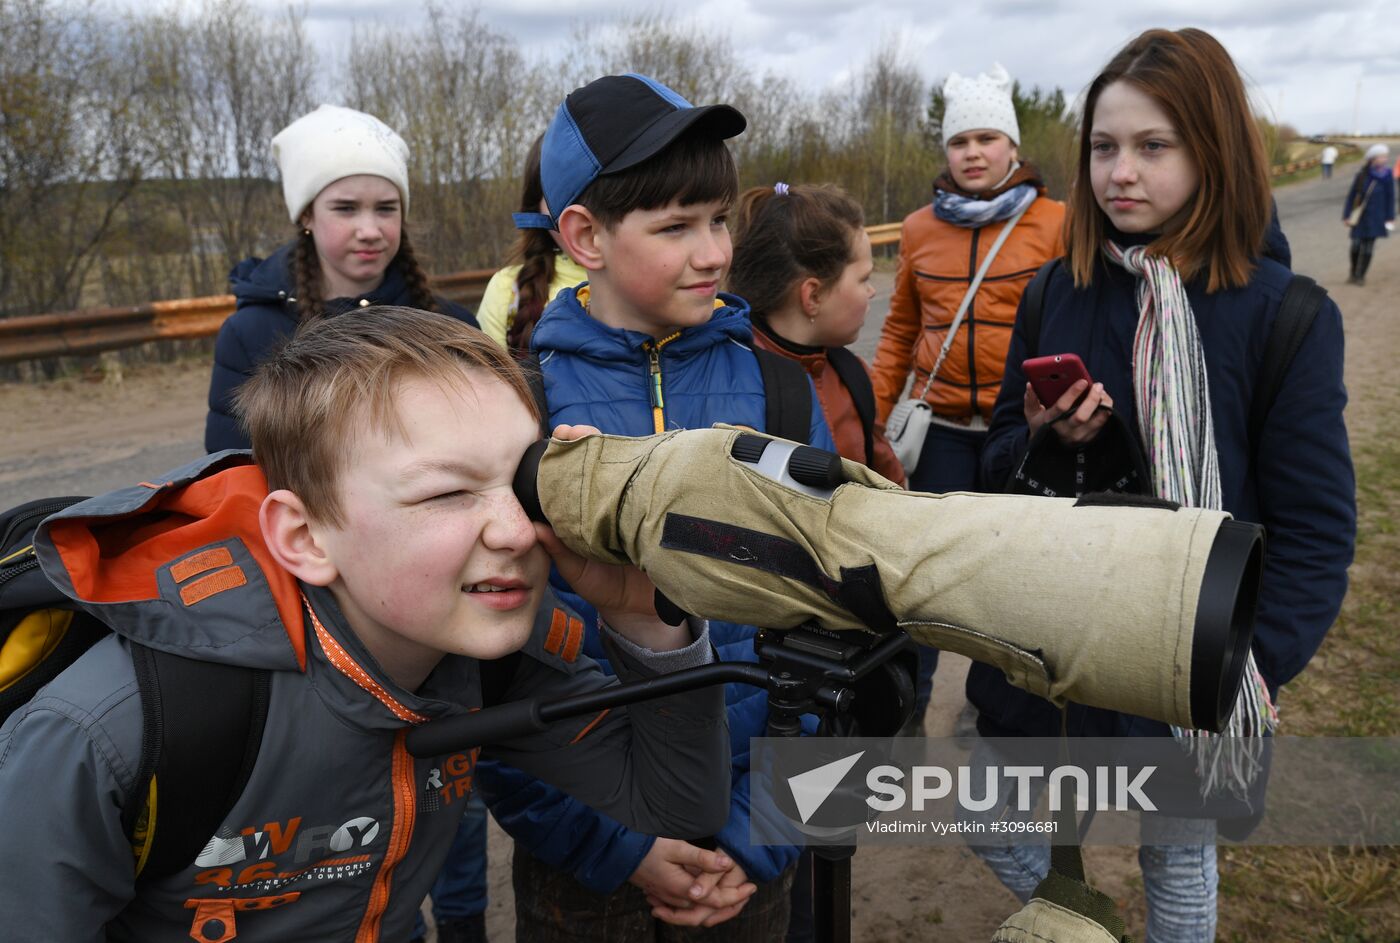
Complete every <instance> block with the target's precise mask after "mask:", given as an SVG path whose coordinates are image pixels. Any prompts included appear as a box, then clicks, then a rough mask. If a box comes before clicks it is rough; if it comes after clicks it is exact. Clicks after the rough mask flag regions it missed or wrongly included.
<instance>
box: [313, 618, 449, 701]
mask: <svg viewBox="0 0 1400 943" xmlns="http://www.w3.org/2000/svg"><path fill="white" fill-rule="evenodd" d="M306 611H307V613H308V614H309V615H310V616H311V625H312V627H313V628H314V629H315V630H316V640H317V641H319V642H320V643H321V648H322V649H323V650H324V651H325V653H326V659H327V660H328V661H330V663H331V664H332V665H335V667H336V668H337V669H339V670H340V672H341V673H342V674H344V675H345V676H346V677H347V678H349V679H350V680H352V681H354V682H355V683H356V684H358V685H359V686H360V687H362V688H364V689H365V690H366V691H368V692H369V693H370V694H372V695H374V698H375V699H376V700H377V701H379V703H381V704H383V705H384V706H385V707H387V708H389V710H390V712H391V713H393V715H394V716H395V717H397V718H398V719H399V720H402V721H404V722H406V723H410V724H421V723H423V722H424V721H425V720H427V719H428V718H427V717H425V716H424V715H422V714H420V713H418V712H417V711H412V710H409V709H408V708H407V707H404V706H403V705H402V704H400V703H399V701H398V700H397V699H396V698H395V697H394V696H393V695H392V694H390V693H389V692H388V691H386V690H384V686H383V685H382V684H380V683H379V682H378V681H375V680H374V679H373V678H372V677H370V675H369V672H367V671H365V669H363V668H361V667H360V665H359V663H358V662H356V661H355V659H354V658H352V657H351V656H350V653H349V652H347V651H346V650H345V649H344V648H342V647H341V645H340V643H339V642H337V641H336V640H335V637H334V636H332V635H331V634H330V633H329V632H327V631H326V627H325V626H324V625H322V624H321V620H320V619H319V618H317V617H316V610H314V609H312V608H311V603H309V602H308V603H306Z"/></svg>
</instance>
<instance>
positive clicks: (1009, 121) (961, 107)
mask: <svg viewBox="0 0 1400 943" xmlns="http://www.w3.org/2000/svg"><path fill="white" fill-rule="evenodd" d="M978 128H991V129H992V130H993V131H1000V132H1002V133H1003V134H1005V135H1006V136H1007V137H1009V138H1011V143H1013V144H1016V145H1019V144H1020V143H1021V127H1020V125H1018V124H1017V123H1016V108H1015V106H1013V105H1012V104H1011V76H1010V75H1008V74H1007V72H1006V70H1005V69H1003V68H1002V67H1001V64H1000V63H995V64H993V65H992V70H991V71H990V72H984V73H983V74H982V75H979V76H977V77H976V78H972V79H969V78H963V77H962V76H961V75H958V73H956V72H953V73H951V74H950V75H949V76H948V80H947V81H946V82H944V83H943V146H944V147H947V146H948V139H949V138H951V137H953V136H954V135H957V134H962V133H963V132H964V131H975V130H977V129H978Z"/></svg>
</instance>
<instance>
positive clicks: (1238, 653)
mask: <svg viewBox="0 0 1400 943" xmlns="http://www.w3.org/2000/svg"><path fill="white" fill-rule="evenodd" d="M1263 570H1264V529H1263V528H1262V527H1260V526H1259V525H1257V524H1246V523H1244V522H1242V521H1224V522H1223V523H1222V524H1221V525H1220V530H1219V531H1217V532H1216V535H1215V543H1213V544H1212V545H1211V548H1210V555H1209V556H1208V557H1207V558H1206V569H1205V573H1204V574H1203V576H1202V578H1201V595H1200V598H1199V600H1198V601H1197V603H1196V624H1195V627H1194V630H1193V631H1194V634H1193V637H1192V642H1191V723H1192V726H1194V727H1196V728H1198V729H1200V730H1209V731H1212V732H1215V733H1218V732H1220V730H1221V729H1222V728H1223V727H1224V726H1225V723H1226V721H1228V720H1229V718H1230V711H1231V709H1232V708H1233V707H1234V704H1235V698H1236V697H1237V696H1238V694H1239V690H1240V684H1241V683H1242V682H1243V681H1244V667H1245V663H1246V661H1247V657H1246V656H1248V654H1249V645H1250V642H1251V641H1252V640H1253V638H1254V613H1255V609H1256V607H1257V606H1258V603H1259V580H1260V577H1261V576H1262V574H1263Z"/></svg>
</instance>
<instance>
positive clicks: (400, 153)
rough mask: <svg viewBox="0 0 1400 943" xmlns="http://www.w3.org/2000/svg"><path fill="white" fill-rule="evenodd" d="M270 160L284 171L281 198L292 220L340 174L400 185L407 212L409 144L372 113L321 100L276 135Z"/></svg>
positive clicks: (297, 218)
mask: <svg viewBox="0 0 1400 943" xmlns="http://www.w3.org/2000/svg"><path fill="white" fill-rule="evenodd" d="M272 159H273V160H275V161H277V167H278V169H279V170H281V171H282V197H283V198H284V199H285V200H286V201H287V213H288V214H289V215H290V216H291V217H292V222H294V223H295V222H297V221H298V220H300V219H301V215H302V213H304V212H306V208H307V207H308V206H310V205H311V201H312V200H314V199H316V194H318V193H320V192H321V191H322V190H324V189H325V188H326V187H327V186H329V185H330V184H332V183H334V182H335V181H337V180H339V179H340V178H341V177H353V176H355V175H356V174H373V175H374V176H376V177H383V178H384V179H385V180H388V181H389V182H390V183H392V184H393V185H394V186H396V187H398V188H399V196H400V197H401V198H402V199H403V213H404V215H405V216H407V215H408V145H407V144H405V143H404V140H403V138H401V137H399V136H398V135H397V134H395V133H394V129H393V128H391V127H389V126H388V125H387V124H385V123H384V122H382V121H380V120H379V119H378V118H376V117H374V115H367V114H365V113H364V112H363V111H356V110H354V109H353V108H341V107H340V106H339V105H322V106H321V107H320V108H317V109H316V110H315V111H313V112H311V113H310V114H308V115H302V116H301V117H300V118H298V119H297V120H295V121H293V122H292V123H291V124H289V125H287V126H286V127H285V128H283V129H282V130H281V131H278V132H277V136H276V137H274V138H273V139H272Z"/></svg>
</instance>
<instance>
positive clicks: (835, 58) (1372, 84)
mask: <svg viewBox="0 0 1400 943" xmlns="http://www.w3.org/2000/svg"><path fill="white" fill-rule="evenodd" d="M254 2H255V3H257V5H259V6H262V7H265V8H267V9H277V10H281V9H283V8H285V3H284V2H279V0H254ZM444 6H446V7H448V8H453V7H455V6H456V4H453V3H447V2H444ZM476 7H477V9H479V10H480V11H481V14H482V16H483V18H484V19H485V20H486V21H487V22H488V23H490V24H492V25H493V26H496V27H497V28H499V29H501V30H502V31H504V32H507V33H509V34H511V35H512V36H514V37H516V39H517V40H518V41H519V42H520V44H521V46H522V47H523V48H524V49H525V51H526V52H527V53H530V52H533V51H541V52H542V51H543V50H545V49H547V48H548V49H554V50H557V49H558V46H559V44H561V43H565V42H567V41H568V40H569V35H570V22H571V20H573V19H584V18H589V19H603V20H606V19H613V18H616V17H618V16H621V15H624V14H626V13H627V12H635V11H640V10H654V9H657V8H658V5H657V4H656V3H648V4H627V3H618V2H607V0H483V2H480V3H478V4H476ZM305 9H306V11H307V24H308V27H309V30H310V32H311V35H312V37H313V39H314V40H315V41H316V43H317V44H318V45H319V46H322V47H323V48H325V49H326V51H327V52H328V53H334V52H336V51H338V50H341V49H343V48H344V46H345V45H346V44H348V38H349V34H350V25H351V23H352V22H353V21H354V20H357V19H358V20H363V21H376V20H377V21H380V22H386V23H405V22H412V21H415V20H417V21H421V19H422V17H423V14H422V7H421V5H419V4H418V3H417V2H416V0H308V2H307V3H306V5H305ZM660 9H663V10H673V11H677V12H676V14H675V15H676V16H677V17H679V18H683V19H686V20H689V21H692V22H693V23H694V24H695V25H696V27H697V28H700V29H714V30H719V31H724V32H727V33H728V35H729V38H730V39H731V40H732V42H733V43H734V46H735V48H736V49H737V50H738V51H739V53H740V54H741V55H743V56H744V57H746V58H747V60H748V62H749V63H750V65H752V66H754V67H755V71H756V72H758V73H762V72H763V71H765V70H772V71H774V72H778V73H781V74H785V75H788V76H791V77H793V78H795V79H797V80H798V81H800V82H801V83H803V84H804V85H806V86H807V87H808V88H811V89H820V88H824V87H826V86H828V85H829V84H831V83H833V82H836V81H840V80H841V79H842V78H844V77H846V76H848V75H849V74H850V73H851V72H852V71H853V70H855V69H858V68H859V67H860V65H861V64H862V62H864V60H865V59H866V57H867V56H868V55H869V53H870V51H871V50H872V49H874V48H876V47H878V46H879V45H880V44H881V43H883V42H888V41H895V42H898V43H900V44H902V48H903V51H904V54H905V55H906V56H907V57H908V59H909V61H911V62H914V63H917V64H918V66H919V68H920V70H921V71H922V72H923V75H924V77H925V79H926V80H929V81H933V80H935V79H937V78H940V77H942V76H945V75H947V74H948V73H949V72H950V71H956V72H963V73H975V72H979V71H981V70H982V69H984V68H986V67H987V66H988V65H989V64H990V63H991V62H992V61H993V60H998V61H1000V62H1001V63H1002V64H1003V65H1005V66H1006V68H1007V69H1008V70H1009V71H1010V72H1011V73H1012V75H1014V76H1016V77H1017V78H1019V79H1020V80H1021V82H1022V84H1024V85H1027V86H1029V85H1037V84H1039V85H1041V86H1056V85H1058V86H1060V87H1062V88H1064V89H1065V92H1066V93H1067V95H1068V96H1069V97H1070V98H1071V99H1073V98H1074V97H1075V96H1076V95H1078V94H1079V92H1081V91H1082V90H1083V88H1084V86H1085V85H1087V84H1088V82H1089V80H1090V79H1091V78H1092V77H1093V75H1094V72H1095V71H1096V70H1097V69H1099V68H1100V67H1101V66H1102V65H1103V64H1104V63H1105V62H1106V61H1107V60H1108V58H1109V56H1111V55H1112V54H1113V52H1115V51H1116V50H1117V49H1118V48H1119V47H1120V46H1121V45H1122V44H1123V43H1124V42H1126V41H1127V40H1128V39H1130V38H1131V37H1132V36H1133V35H1135V34H1136V33H1138V32H1140V31H1141V30H1143V29H1146V28H1148V27H1153V26H1163V27H1168V28H1173V29H1176V28H1180V27H1183V26H1198V27H1201V28H1203V29H1207V30H1209V31H1210V32H1212V33H1214V34H1215V36H1216V37H1217V38H1219V39H1220V40H1221V41H1222V42H1223V43H1224V44H1225V47H1226V48H1227V49H1229V51H1230V53H1231V55H1232V56H1233V57H1234V59H1235V62H1236V63H1237V64H1238V65H1239V66H1240V67H1241V68H1242V69H1243V70H1244V72H1245V74H1246V80H1247V81H1248V82H1249V83H1250V84H1251V87H1252V90H1253V91H1254V94H1255V97H1256V99H1257V100H1259V101H1261V102H1262V103H1264V104H1266V106H1267V107H1268V108H1269V109H1271V110H1272V111H1273V113H1274V114H1275V115H1276V116H1277V118H1278V119H1279V120H1281V121H1284V122H1287V123H1289V124H1292V125H1294V126H1295V127H1297V128H1298V129H1299V130H1300V131H1302V132H1303V133H1305V134H1310V133H1317V132H1325V131H1342V132H1345V131H1351V130H1352V129H1353V127H1354V126H1359V127H1360V129H1361V130H1362V131H1381V130H1386V131H1395V130H1400V5H1398V4H1396V3H1395V2H1386V3H1382V2H1381V0H1142V2H1137V0H1134V2H1121V0H1120V2H1116V3H1107V2H1088V0H981V2H975V0H974V2H971V3H962V4H956V3H947V2H941V3H935V2H932V0H873V2H861V0H687V2H684V3H670V4H662V5H660ZM1358 83H1359V86H1358ZM1358 87H1359V89H1360V91H1359V98H1358ZM1358 100H1359V109H1358Z"/></svg>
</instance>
